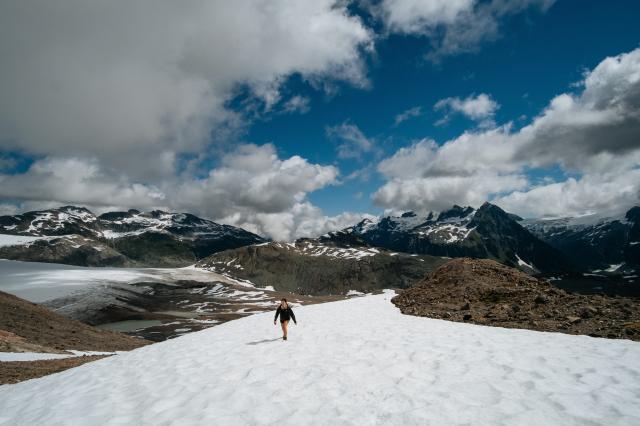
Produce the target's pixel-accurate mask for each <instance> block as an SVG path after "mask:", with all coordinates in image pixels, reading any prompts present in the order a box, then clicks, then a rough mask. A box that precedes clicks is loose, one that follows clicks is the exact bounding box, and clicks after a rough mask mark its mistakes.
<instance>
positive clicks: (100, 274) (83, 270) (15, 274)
mask: <svg viewBox="0 0 640 426" xmlns="http://www.w3.org/2000/svg"><path fill="white" fill-rule="evenodd" d="M145 280H147V281H149V280H152V281H155V282H166V283H172V282H174V281H176V280H192V281H201V282H210V281H222V282H229V283H232V282H233V281H231V280H229V279H228V278H226V277H224V276H221V275H219V274H216V273H215V272H210V271H205V270H202V269H198V268H194V267H192V266H187V267H184V268H99V267H84V266H72V265H59V264H55V263H40V262H21V261H17V260H6V259H0V291H4V292H7V293H11V294H14V295H16V296H18V297H21V298H23V299H27V300H29V301H31V302H36V303H40V302H44V301H47V300H50V299H54V298H56V297H64V296H68V295H70V294H73V293H74V292H75V291H77V290H78V289H83V288H86V287H88V286H92V285H104V284H113V283H135V282H140V281H145Z"/></svg>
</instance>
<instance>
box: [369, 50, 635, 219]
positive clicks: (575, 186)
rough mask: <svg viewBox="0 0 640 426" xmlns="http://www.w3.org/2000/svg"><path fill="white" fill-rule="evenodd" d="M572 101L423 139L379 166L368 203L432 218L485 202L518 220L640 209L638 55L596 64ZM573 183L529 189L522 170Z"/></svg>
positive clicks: (558, 100)
mask: <svg viewBox="0 0 640 426" xmlns="http://www.w3.org/2000/svg"><path fill="white" fill-rule="evenodd" d="M581 85H582V90H581V91H580V93H577V94H574V93H564V94H561V95H559V96H557V97H555V98H554V99H552V100H551V101H550V103H549V105H548V106H547V107H546V108H545V109H544V110H543V111H542V112H541V114H540V115H539V116H537V117H535V118H534V119H533V121H532V122H531V123H530V124H529V125H527V126H525V127H523V128H521V129H519V130H514V127H513V125H512V124H511V123H507V124H506V125H503V126H500V127H497V128H491V129H488V130H486V129H485V130H482V129H476V130H473V131H468V132H465V133H463V134H462V135H461V136H459V137H457V138H455V139H452V140H449V141H447V142H445V143H444V144H442V145H438V144H437V143H435V142H434V141H431V140H422V141H418V142H415V143H413V144H412V145H411V146H409V147H405V148H402V149H400V150H398V151H397V152H396V153H395V154H394V155H393V156H391V157H389V158H387V159H385V160H383V161H381V162H380V163H379V165H378V170H379V172H381V173H382V174H383V175H384V176H385V177H386V178H387V179H388V182H387V183H386V184H384V185H383V186H382V187H381V188H379V189H378V191H376V192H375V193H374V195H373V199H374V201H375V202H377V203H378V204H380V205H382V206H384V207H386V208H392V209H396V210H402V209H416V210H439V209H442V208H444V207H447V206H450V205H451V204H453V203H458V204H470V205H478V204H479V203H480V202H482V201H484V200H486V199H495V202H497V203H498V204H500V205H501V206H503V207H504V208H505V209H507V210H510V211H513V212H515V213H518V214H520V215H523V216H528V217H535V216H560V215H576V214H587V213H590V212H593V211H605V210H609V211H613V210H617V211H620V210H624V209H625V208H628V207H629V206H631V205H633V204H637V203H638V202H640V180H639V179H637V178H638V173H639V171H638V170H639V168H640V139H639V138H638V135H640V49H635V50H633V51H631V52H629V53H625V54H621V55H618V56H614V57H609V58H606V59H604V60H603V61H602V62H600V64H598V65H597V66H596V67H595V68H594V69H593V70H591V71H589V72H587V73H586V74H585V77H584V80H583V81H582V84H581ZM555 166H557V167H559V168H560V169H561V170H562V171H564V172H565V173H567V174H569V175H572V174H577V177H570V178H567V179H566V180H565V181H561V182H552V183H546V184H543V185H533V184H532V183H531V182H530V181H529V179H527V177H526V173H527V172H528V171H529V170H531V169H536V168H544V167H555Z"/></svg>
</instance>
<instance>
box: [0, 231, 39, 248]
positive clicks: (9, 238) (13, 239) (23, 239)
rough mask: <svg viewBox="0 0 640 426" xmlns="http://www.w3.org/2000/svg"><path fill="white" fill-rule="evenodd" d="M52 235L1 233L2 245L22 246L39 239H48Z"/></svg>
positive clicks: (0, 243) (0, 240) (0, 241)
mask: <svg viewBox="0 0 640 426" xmlns="http://www.w3.org/2000/svg"><path fill="white" fill-rule="evenodd" d="M50 238H51V237H31V236H26V235H9V234H0V247H9V246H21V245H25V244H31V243H33V242H34V241H38V240H47V239H50Z"/></svg>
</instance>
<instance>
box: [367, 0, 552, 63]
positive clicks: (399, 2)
mask: <svg viewBox="0 0 640 426" xmlns="http://www.w3.org/2000/svg"><path fill="white" fill-rule="evenodd" d="M554 2H555V0H491V1H487V2H485V1H479V0H431V1H421V0H383V1H382V3H381V4H380V5H378V6H377V7H375V8H374V14H376V15H377V16H379V17H380V18H381V19H382V21H383V23H384V24H385V26H386V28H387V30H388V31H389V32H393V33H401V34H412V35H419V36H424V37H427V38H429V40H430V41H431V44H432V47H433V49H432V50H431V51H430V52H429V53H428V54H427V57H428V58H429V59H431V60H433V61H439V60H440V59H442V58H443V57H444V56H449V55H455V54H460V53H465V52H473V51H476V50H477V49H478V47H479V46H480V44H481V43H483V42H485V41H491V40H495V39H496V38H497V37H499V34H500V23H501V20H502V19H504V18H505V17H508V16H512V15H516V14H518V13H522V12H524V11H526V10H528V9H537V10H540V11H543V12H544V11H546V10H547V9H548V8H549V7H551V5H553V3H554Z"/></svg>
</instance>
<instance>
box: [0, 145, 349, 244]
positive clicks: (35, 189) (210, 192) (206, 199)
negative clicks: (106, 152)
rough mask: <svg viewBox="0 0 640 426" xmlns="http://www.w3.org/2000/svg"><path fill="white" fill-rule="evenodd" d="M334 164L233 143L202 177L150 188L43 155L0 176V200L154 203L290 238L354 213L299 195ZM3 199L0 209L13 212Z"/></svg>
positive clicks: (91, 164) (41, 204)
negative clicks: (333, 210)
mask: <svg viewBox="0 0 640 426" xmlns="http://www.w3.org/2000/svg"><path fill="white" fill-rule="evenodd" d="M338 173H339V172H338V169H337V168H335V167H334V166H322V165H318V164H312V163H309V162H308V161H307V160H305V159H304V158H301V157H299V156H292V157H290V158H286V159H281V158H279V157H278V155H277V153H276V150H275V147H274V146H273V145H270V144H267V145H262V146H257V145H249V144H247V145H241V146H239V147H238V148H237V149H236V150H235V151H233V152H231V153H229V154H227V155H225V156H223V157H222V158H221V160H220V165H219V166H218V167H216V168H214V169H212V170H211V171H210V172H209V174H208V175H207V176H206V177H203V178H201V179H194V178H189V177H182V178H181V179H178V180H176V179H169V180H166V181H163V182H162V183H160V184H158V186H151V185H145V184H141V183H136V182H134V181H132V180H131V179H130V178H129V177H127V176H124V175H121V174H120V173H118V172H117V171H116V170H113V169H108V168H106V167H104V166H103V165H101V164H100V163H99V162H98V161H97V160H95V159H81V158H73V159H69V158H53V157H50V158H45V159H43V160H40V161H37V162H35V163H34V164H33V165H32V166H31V167H30V168H29V170H27V171H26V172H25V173H21V174H17V175H7V174H4V175H3V174H0V197H2V198H6V199H16V200H19V201H20V207H21V210H22V209H26V208H50V207H56V206H60V205H63V204H75V205H83V206H87V207H89V208H91V209H94V210H96V211H105V210H109V209H128V208H138V209H141V210H149V209H155V208H161V209H167V210H173V211H187V212H190V213H194V214H197V215H200V216H202V217H206V218H210V219H213V220H216V221H219V222H222V223H229V224H233V225H239V226H243V227H246V228H247V229H250V230H254V231H256V232H259V233H260V234H262V235H267V236H269V237H272V238H276V239H282V240H291V239H294V238H297V237H300V236H311V235H313V232H316V231H318V232H320V231H322V233H324V232H327V230H334V229H337V227H344V226H346V225H345V223H347V222H348V221H349V220H351V219H353V218H354V217H356V216H357V217H361V215H358V214H356V213H344V214H341V215H338V216H335V217H328V216H325V215H323V214H322V211H321V210H320V209H319V208H318V207H316V206H313V205H312V204H310V203H309V202H308V201H307V200H306V196H307V194H308V193H310V192H313V191H315V190H317V189H320V188H323V187H325V186H327V185H332V184H335V183H336V182H337V178H338ZM10 206H12V205H11V204H8V203H7V204H6V206H4V207H2V211H7V212H11V213H13V212H15V211H16V208H15V207H12V208H10Z"/></svg>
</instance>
